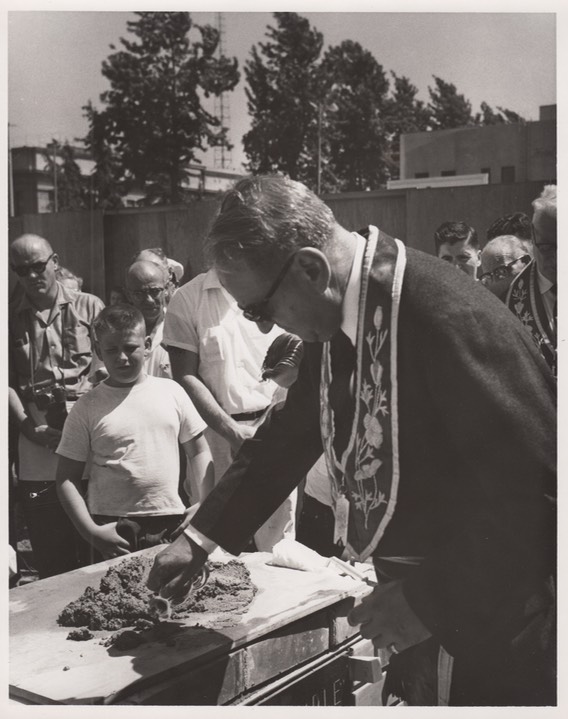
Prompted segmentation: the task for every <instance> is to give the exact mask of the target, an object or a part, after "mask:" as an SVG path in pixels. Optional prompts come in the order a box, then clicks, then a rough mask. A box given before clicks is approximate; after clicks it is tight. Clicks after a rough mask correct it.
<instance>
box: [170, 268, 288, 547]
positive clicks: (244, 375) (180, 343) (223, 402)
mask: <svg viewBox="0 0 568 719" xmlns="http://www.w3.org/2000/svg"><path fill="white" fill-rule="evenodd" d="M280 332H281V330H279V329H278V328H276V327H274V328H272V329H271V330H270V331H269V332H267V333H263V332H261V330H260V329H259V328H258V327H257V326H256V325H255V324H254V323H253V322H249V321H248V320H247V319H245V317H244V316H243V313H242V312H241V310H240V309H239V307H238V306H237V303H236V302H235V300H234V298H233V297H231V295H230V294H229V293H228V292H227V290H226V289H225V288H224V287H223V285H222V284H221V282H220V280H219V277H218V275H217V272H216V271H215V270H214V269H211V270H209V271H208V272H206V273H203V274H200V275H198V276H197V277H195V278H194V279H193V280H191V281H190V282H188V283H187V284H185V285H183V286H182V287H180V288H179V289H178V290H177V291H176V293H175V295H174V297H173V298H172V300H171V302H170V304H169V306H168V312H167V313H166V320H165V325H164V338H163V343H164V346H165V347H167V349H168V352H169V355H170V363H171V368H172V375H173V378H174V379H175V380H177V381H178V382H179V383H180V384H181V386H182V387H183V388H184V389H185V391H186V392H187V394H188V395H189V397H190V399H191V400H192V402H193V403H194V405H195V407H196V408H197V410H198V412H199V413H200V414H201V416H202V417H203V419H204V420H205V421H206V422H207V425H208V428H207V430H206V431H205V437H206V439H207V442H208V443H209V447H210V448H211V454H212V455H213V464H214V469H215V482H218V481H219V480H220V479H221V477H222V476H223V474H224V473H225V471H226V469H227V468H228V467H229V465H230V464H231V462H232V461H233V458H234V456H235V455H236V453H237V451H238V450H239V448H240V446H241V445H242V443H243V442H244V440H245V439H247V438H249V437H252V436H253V435H254V433H255V432H256V428H257V427H258V425H259V423H260V421H261V418H262V417H263V416H264V415H265V413H266V410H267V408H268V407H269V406H270V405H271V402H272V397H273V395H274V392H275V391H276V388H277V385H276V384H275V383H274V382H272V381H271V380H268V381H262V378H261V373H262V364H263V361H264V358H265V356H266V353H267V351H268V348H269V347H270V345H271V344H272V342H273V340H274V339H275V337H276V336H277V335H278V334H279V333H280ZM204 498H205V497H204V496H203V493H202V490H201V488H200V487H194V488H193V490H192V495H191V497H190V499H191V502H192V504H193V503H195V502H200V501H202V500H203V499H204ZM294 514H295V497H294V498H290V497H288V498H287V499H285V500H284V502H283V504H282V505H281V506H280V507H279V508H278V509H277V510H276V511H275V512H274V514H273V515H272V516H271V517H270V518H269V519H268V520H267V521H266V522H265V523H264V524H263V526H262V527H260V528H259V529H258V530H257V531H256V533H255V537H254V540H255V544H256V548H257V549H258V550H260V551H270V550H271V549H272V547H273V546H274V544H276V542H278V541H279V540H280V539H283V538H284V537H285V536H292V537H293V532H294V525H295V517H294Z"/></svg>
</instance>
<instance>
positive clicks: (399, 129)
mask: <svg viewBox="0 0 568 719" xmlns="http://www.w3.org/2000/svg"><path fill="white" fill-rule="evenodd" d="M391 75H392V76H393V80H394V91H393V94H392V97H391V98H389V102H388V112H387V119H386V127H387V130H388V132H389V140H390V144H389V153H388V158H387V165H388V169H389V175H390V179H393V180H394V179H398V178H399V177H400V136H401V135H402V134H403V133H406V132H423V131H425V130H427V129H428V128H429V126H430V111H429V110H428V108H427V107H426V106H425V104H424V103H423V102H422V101H421V100H417V99H416V95H417V93H418V89H417V88H416V86H415V85H413V84H412V83H411V82H410V80H409V79H408V78H407V77H405V76H404V75H401V76H398V75H396V73H394V72H392V71H391Z"/></svg>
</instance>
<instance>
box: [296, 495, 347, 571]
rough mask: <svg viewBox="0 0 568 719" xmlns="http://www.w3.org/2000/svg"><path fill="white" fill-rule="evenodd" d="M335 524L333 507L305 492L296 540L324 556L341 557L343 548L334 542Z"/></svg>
mask: <svg viewBox="0 0 568 719" xmlns="http://www.w3.org/2000/svg"><path fill="white" fill-rule="evenodd" d="M334 525H335V517H334V515H333V510H332V508H331V507H328V506H327V505H326V504H323V503H322V502H320V501H318V500H317V499H315V498H314V497H312V496H310V495H309V494H306V493H305V492H304V496H303V499H302V510H301V512H300V518H299V520H298V528H297V530H296V541H298V542H301V543H302V544H304V545H305V546H306V547H309V548H310V549H313V550H314V552H317V553H318V554H321V556H322V557H339V556H341V552H342V550H341V548H340V547H338V546H337V544H334V543H333V531H334Z"/></svg>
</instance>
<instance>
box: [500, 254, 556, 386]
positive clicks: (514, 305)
mask: <svg viewBox="0 0 568 719" xmlns="http://www.w3.org/2000/svg"><path fill="white" fill-rule="evenodd" d="M507 306H508V307H509V309H510V310H511V311H512V312H513V313H514V314H515V315H516V317H518V318H519V319H520V320H521V322H522V323H523V324H524V326H525V327H526V328H527V330H528V331H529V332H530V333H531V336H532V338H533V340H534V341H535V343H536V346H537V347H538V349H539V352H540V353H541V355H542V356H543V357H544V359H545V360H546V363H547V365H548V366H549V367H550V369H551V370H552V374H553V375H554V376H555V377H556V376H557V364H556V330H555V329H553V328H552V327H551V326H550V322H549V320H548V316H547V314H546V309H545V308H544V302H543V300H542V296H541V294H540V292H539V290H538V279H537V274H536V262H535V261H534V260H533V261H532V262H531V263H530V264H529V265H527V267H526V268H525V269H524V270H523V271H522V272H521V273H520V274H519V275H518V276H517V277H515V279H514V280H513V282H512V284H511V288H510V290H509V293H508V296H507Z"/></svg>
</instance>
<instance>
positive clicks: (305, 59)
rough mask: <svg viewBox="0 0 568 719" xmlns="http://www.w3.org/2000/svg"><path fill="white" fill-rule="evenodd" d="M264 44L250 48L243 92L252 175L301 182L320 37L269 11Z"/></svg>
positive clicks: (302, 23)
mask: <svg viewBox="0 0 568 719" xmlns="http://www.w3.org/2000/svg"><path fill="white" fill-rule="evenodd" d="M274 18H275V20H276V26H275V27H272V26H268V28H267V32H266V35H267V36H268V38H269V40H268V41H267V42H261V43H259V44H258V47H257V46H256V45H255V46H253V47H252V49H251V55H252V57H251V59H249V60H247V62H246V63H245V77H246V80H247V83H248V87H246V88H245V92H246V96H247V105H248V111H249V113H250V115H251V120H252V123H251V129H250V130H249V132H247V133H246V135H245V136H244V138H243V145H244V149H245V153H246V155H247V157H248V159H249V162H248V169H249V170H250V171H252V172H258V173H262V172H275V171H282V172H284V173H286V174H287V175H289V176H290V177H291V178H293V179H300V180H302V179H305V173H306V164H307V163H308V164H309V158H307V157H306V146H307V138H308V137H309V135H310V133H312V134H313V128H314V122H315V118H316V116H317V108H316V105H315V103H314V102H313V100H314V97H315V96H316V92H317V87H316V74H315V68H316V63H317V60H318V58H319V56H320V53H321V49H322V46H323V36H322V34H321V33H320V32H318V31H317V30H316V29H315V28H312V27H311V26H310V23H309V22H308V20H306V19H305V18H302V17H300V16H299V15H298V14H297V13H292V12H276V13H274Z"/></svg>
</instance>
